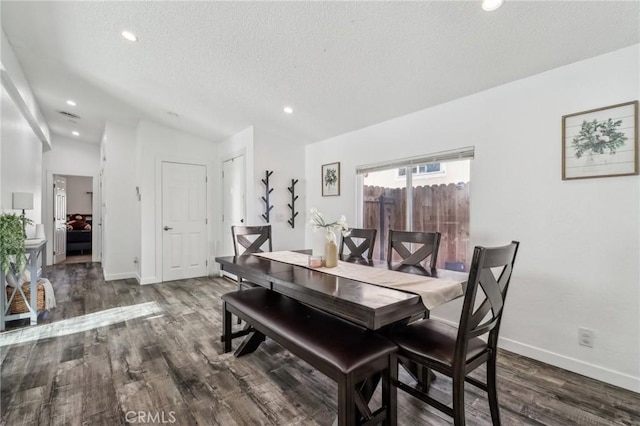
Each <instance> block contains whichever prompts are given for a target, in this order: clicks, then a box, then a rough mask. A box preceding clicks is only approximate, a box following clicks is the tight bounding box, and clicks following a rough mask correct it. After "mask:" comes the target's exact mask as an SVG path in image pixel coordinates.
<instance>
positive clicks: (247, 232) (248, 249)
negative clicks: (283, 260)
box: [231, 225, 273, 256]
mask: <svg viewBox="0 0 640 426" xmlns="http://www.w3.org/2000/svg"><path fill="white" fill-rule="evenodd" d="M231 235H232V236H233V250H234V252H235V255H236V256H242V255H245V254H251V253H262V252H265V251H272V250H273V249H272V247H271V225H264V226H232V227H231ZM265 244H268V248H267V247H263V246H264V245H265Z"/></svg>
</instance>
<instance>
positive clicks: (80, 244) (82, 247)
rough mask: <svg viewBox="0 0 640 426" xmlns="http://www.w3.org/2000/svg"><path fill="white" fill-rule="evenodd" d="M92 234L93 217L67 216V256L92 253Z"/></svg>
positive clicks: (85, 215) (83, 215) (86, 215)
mask: <svg viewBox="0 0 640 426" xmlns="http://www.w3.org/2000/svg"><path fill="white" fill-rule="evenodd" d="M92 233H93V230H92V218H91V215H89V214H78V213H74V214H70V215H67V254H77V253H80V254H85V253H87V254H88V253H91V242H92Z"/></svg>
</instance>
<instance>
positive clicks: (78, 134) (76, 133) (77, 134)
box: [71, 130, 80, 136]
mask: <svg viewBox="0 0 640 426" xmlns="http://www.w3.org/2000/svg"><path fill="white" fill-rule="evenodd" d="M71 134H72V135H73V136H80V133H78V132H76V131H75V130H74V131H73V132H71Z"/></svg>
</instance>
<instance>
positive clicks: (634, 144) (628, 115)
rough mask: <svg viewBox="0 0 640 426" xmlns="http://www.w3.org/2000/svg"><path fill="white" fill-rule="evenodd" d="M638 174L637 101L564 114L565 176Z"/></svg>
mask: <svg viewBox="0 0 640 426" xmlns="http://www.w3.org/2000/svg"><path fill="white" fill-rule="evenodd" d="M637 174H638V101H633V102H627V103H624V104H617V105H611V106H607V107H603V108H597V109H592V110H589V111H583V112H577V113H575V114H569V115H565V116H563V117H562V179H563V180H569V179H587V178H596V177H610V176H627V175H637Z"/></svg>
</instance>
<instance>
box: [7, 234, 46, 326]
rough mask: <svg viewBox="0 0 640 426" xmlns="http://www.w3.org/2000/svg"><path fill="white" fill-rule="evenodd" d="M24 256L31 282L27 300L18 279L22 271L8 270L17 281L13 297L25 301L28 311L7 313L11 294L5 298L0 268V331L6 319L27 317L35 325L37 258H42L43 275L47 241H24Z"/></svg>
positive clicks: (36, 318)
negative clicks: (29, 295)
mask: <svg viewBox="0 0 640 426" xmlns="http://www.w3.org/2000/svg"><path fill="white" fill-rule="evenodd" d="M25 249H26V256H27V264H26V266H25V268H28V269H29V272H30V273H31V282H30V284H29V289H30V292H31V297H30V298H29V299H31V300H27V298H26V296H25V294H24V292H23V291H22V285H21V284H22V282H21V279H20V275H21V272H22V271H19V272H18V273H14V272H12V271H9V273H10V274H13V277H14V278H15V282H16V283H18V285H16V287H15V288H14V291H13V295H12V296H13V297H14V298H15V297H21V298H22V300H24V301H25V304H26V305H27V307H28V308H29V312H25V313H22V314H9V301H10V300H11V297H12V296H9V297H8V298H7V290H6V287H5V285H6V277H5V274H4V272H3V271H2V270H1V268H0V289H1V290H2V291H0V331H3V330H4V329H5V325H6V322H7V321H13V320H18V319H24V318H29V319H30V324H31V325H36V324H37V323H38V303H37V300H38V258H40V259H42V276H43V277H44V276H45V266H46V263H47V261H46V257H45V253H46V252H47V242H46V241H38V242H36V243H33V244H30V243H29V241H28V240H27V242H25Z"/></svg>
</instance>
